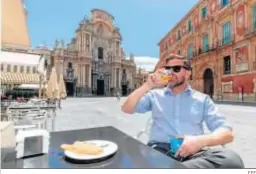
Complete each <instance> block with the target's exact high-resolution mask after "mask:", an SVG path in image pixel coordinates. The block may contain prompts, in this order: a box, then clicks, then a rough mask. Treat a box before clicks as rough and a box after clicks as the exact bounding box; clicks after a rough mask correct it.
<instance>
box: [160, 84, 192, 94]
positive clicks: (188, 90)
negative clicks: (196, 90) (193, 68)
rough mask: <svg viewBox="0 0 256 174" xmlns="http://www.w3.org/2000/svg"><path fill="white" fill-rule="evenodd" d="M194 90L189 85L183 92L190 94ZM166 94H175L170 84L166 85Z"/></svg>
mask: <svg viewBox="0 0 256 174" xmlns="http://www.w3.org/2000/svg"><path fill="white" fill-rule="evenodd" d="M192 91H193V89H192V88H191V86H190V85H187V87H186V89H185V90H184V91H183V92H182V93H186V94H188V95H190V94H191V92H192ZM164 94H165V95H168V94H170V95H173V92H172V89H171V88H169V87H168V86H167V87H165V88H164Z"/></svg>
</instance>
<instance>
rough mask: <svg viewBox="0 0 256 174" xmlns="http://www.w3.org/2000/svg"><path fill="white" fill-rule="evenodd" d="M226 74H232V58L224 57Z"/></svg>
mask: <svg viewBox="0 0 256 174" xmlns="http://www.w3.org/2000/svg"><path fill="white" fill-rule="evenodd" d="M224 74H225V75H226V74H231V58H230V56H226V57H224Z"/></svg>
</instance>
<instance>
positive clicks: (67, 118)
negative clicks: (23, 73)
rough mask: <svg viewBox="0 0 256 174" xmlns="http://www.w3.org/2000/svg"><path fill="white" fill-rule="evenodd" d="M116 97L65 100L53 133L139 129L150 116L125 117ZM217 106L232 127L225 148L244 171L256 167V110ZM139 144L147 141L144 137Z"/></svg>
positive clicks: (136, 130) (131, 133)
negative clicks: (238, 157) (232, 137)
mask: <svg viewBox="0 0 256 174" xmlns="http://www.w3.org/2000/svg"><path fill="white" fill-rule="evenodd" d="M124 100H125V98H122V100H121V101H120V102H118V101H117V100H116V98H111V97H109V98H68V99H66V100H64V101H62V109H61V110H58V111H57V118H56V122H55V123H56V127H55V130H56V131H61V130H72V129H84V128H90V127H99V126H114V127H116V128H118V129H120V130H121V131H123V132H125V133H127V134H128V135H130V136H135V135H136V134H137V133H138V132H139V131H140V130H142V129H143V128H144V127H145V125H146V122H147V120H148V118H149V117H150V113H146V114H134V115H127V114H124V113H122V111H121V107H120V106H121V104H122V102H123V101H124ZM218 107H219V109H220V111H221V112H222V113H224V114H225V116H226V118H227V120H228V121H229V122H230V123H231V124H232V126H233V127H234V135H235V140H234V142H233V143H232V144H230V145H228V146H227V148H231V149H233V150H235V151H236V152H237V153H239V154H240V155H241V156H242V158H243V160H244V163H245V166H246V167H247V168H256V147H255V146H256V127H255V126H256V107H251V106H237V105H221V104H218ZM140 141H142V142H144V143H145V142H146V141H147V136H146V135H143V136H142V137H141V138H140Z"/></svg>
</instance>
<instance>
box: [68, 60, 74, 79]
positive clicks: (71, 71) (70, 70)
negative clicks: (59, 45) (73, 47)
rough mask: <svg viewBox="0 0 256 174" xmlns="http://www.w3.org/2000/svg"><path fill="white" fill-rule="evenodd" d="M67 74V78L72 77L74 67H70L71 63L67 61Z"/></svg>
mask: <svg viewBox="0 0 256 174" xmlns="http://www.w3.org/2000/svg"><path fill="white" fill-rule="evenodd" d="M67 75H68V78H69V79H72V78H73V77H74V69H73V67H72V63H70V62H69V63H68V69H67Z"/></svg>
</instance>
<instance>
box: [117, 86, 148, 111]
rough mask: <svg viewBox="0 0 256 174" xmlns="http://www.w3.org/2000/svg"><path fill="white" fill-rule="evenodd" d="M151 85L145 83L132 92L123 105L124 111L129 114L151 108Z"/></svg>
mask: <svg viewBox="0 0 256 174" xmlns="http://www.w3.org/2000/svg"><path fill="white" fill-rule="evenodd" d="M150 89H151V88H150V87H149V85H147V83H144V84H143V85H142V86H141V87H140V88H138V89H136V90H135V91H134V92H132V93H131V94H130V95H129V96H128V98H127V99H126V101H125V102H124V104H123V106H122V111H123V112H125V113H127V114H133V113H134V112H139V113H144V112H147V111H150V110H151V97H150V93H148V92H149V91H150Z"/></svg>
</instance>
